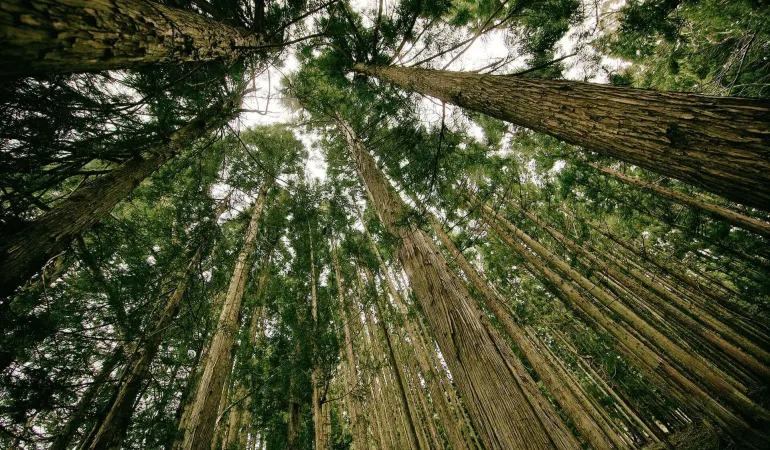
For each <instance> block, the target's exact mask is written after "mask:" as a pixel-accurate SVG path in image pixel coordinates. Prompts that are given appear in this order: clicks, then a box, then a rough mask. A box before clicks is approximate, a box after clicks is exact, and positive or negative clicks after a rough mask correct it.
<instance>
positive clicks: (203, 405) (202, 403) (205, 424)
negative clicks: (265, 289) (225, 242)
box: [182, 182, 270, 450]
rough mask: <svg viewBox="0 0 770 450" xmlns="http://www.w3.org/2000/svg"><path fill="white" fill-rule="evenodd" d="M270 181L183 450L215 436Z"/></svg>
mask: <svg viewBox="0 0 770 450" xmlns="http://www.w3.org/2000/svg"><path fill="white" fill-rule="evenodd" d="M269 187H270V186H269V184H268V183H267V182H263V184H262V186H261V187H260V189H259V194H258V196H257V200H256V202H255V203H254V207H253V211H252V213H251V220H250V222H249V226H248V228H247V230H246V238H245V240H244V243H243V248H242V249H241V252H240V253H239V254H238V259H237V261H236V263H235V269H234V270H233V275H232V277H231V278H230V285H229V287H228V289H227V296H226V298H225V302H224V304H223V305H222V312H221V313H220V315H219V322H218V324H217V329H216V332H215V333H214V337H213V338H212V341H211V347H210V349H209V353H208V356H207V358H206V363H205V366H204V369H203V374H202V375H201V378H200V381H199V382H198V389H197V392H196V396H195V400H194V401H193V404H192V407H191V410H190V417H189V420H188V422H187V424H186V425H187V428H186V429H185V435H184V441H183V443H182V448H183V449H184V450H210V449H211V445H212V441H213V439H214V429H215V427H216V422H217V415H218V408H219V404H220V401H221V399H222V390H223V387H224V385H225V382H226V381H227V378H228V377H229V375H230V372H231V370H232V350H233V345H234V343H235V335H236V333H237V332H238V318H239V316H240V312H241V303H242V301H243V293H244V291H245V289H246V281H247V280H248V276H249V271H250V268H251V263H250V261H251V257H252V255H253V254H254V249H255V247H256V241H257V234H258V232H259V221H260V218H261V216H262V212H263V210H264V208H265V200H266V198H267V193H268V189H269Z"/></svg>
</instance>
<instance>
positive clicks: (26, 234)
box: [0, 104, 233, 299]
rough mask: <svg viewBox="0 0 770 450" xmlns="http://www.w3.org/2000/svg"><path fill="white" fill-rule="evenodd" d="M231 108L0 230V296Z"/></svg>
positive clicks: (203, 117)
mask: <svg viewBox="0 0 770 450" xmlns="http://www.w3.org/2000/svg"><path fill="white" fill-rule="evenodd" d="M232 109H233V107H232V105H231V104H230V105H225V106H224V107H223V106H222V105H219V106H217V107H214V108H212V109H211V110H209V111H207V112H205V113H204V114H202V115H200V116H198V117H197V118H196V119H194V120H193V121H191V122H190V123H188V124H187V125H185V126H183V127H182V128H180V129H178V130H177V131H175V132H174V133H173V134H172V135H171V136H170V137H169V138H168V142H166V143H165V144H163V145H162V146H159V147H157V148H156V149H155V151H154V152H153V153H150V154H148V155H145V156H143V157H142V156H137V157H135V158H132V159H130V160H128V161H126V162H125V163H123V165H122V166H120V167H119V168H117V169H115V170H114V171H112V172H110V173H108V174H106V175H104V176H102V177H99V178H97V179H95V180H93V181H92V182H90V183H88V184H85V185H84V186H82V187H80V188H79V189H77V190H76V191H75V192H73V193H72V194H71V195H70V196H69V197H67V198H66V199H65V200H62V201H61V202H60V203H58V204H57V205H56V206H54V208H53V209H51V210H50V211H48V212H47V213H45V214H44V215H42V216H40V217H38V218H37V219H35V220H33V221H31V222H29V223H28V224H27V225H26V226H25V227H24V228H23V229H21V230H19V231H17V232H16V233H14V234H11V235H8V236H2V243H1V244H0V299H2V298H5V297H7V296H10V295H12V294H13V292H14V291H15V290H16V288H17V287H19V286H21V285H22V284H23V283H24V282H25V281H26V280H27V279H28V278H30V277H31V276H32V275H34V274H35V272H37V271H38V270H40V268H41V267H43V265H44V264H45V263H46V262H47V261H48V260H50V259H51V258H53V257H54V256H55V255H56V254H58V253H60V252H62V251H64V250H65V249H67V247H69V245H70V243H71V242H72V240H73V239H74V238H75V237H76V236H78V235H80V233H82V232H83V231H85V230H87V229H89V228H90V227H92V226H93V225H95V224H96V223H98V222H99V221H100V220H101V219H102V217H104V216H105V215H107V214H109V212H110V211H111V210H112V209H113V208H114V207H115V205H117V204H118V203H119V202H120V201H121V200H123V199H124V198H126V196H128V194H130V193H131V192H132V191H133V190H134V188H136V186H138V185H139V183H141V182H142V181H143V180H144V179H146V178H147V177H149V176H150V175H151V174H152V173H153V172H155V171H156V170H158V169H159V168H160V167H161V166H162V165H163V164H164V163H165V162H166V161H167V160H169V159H170V158H172V157H174V156H175V155H177V154H178V153H180V152H182V151H183V150H184V149H185V148H186V147H188V146H189V145H190V144H191V143H192V142H194V141H195V140H197V139H198V138H200V137H202V136H204V135H205V134H206V133H208V132H209V131H211V130H213V129H215V128H217V127H219V126H220V124H222V123H223V121H224V120H225V119H226V118H227V116H228V115H229V112H230V111H231V110H232Z"/></svg>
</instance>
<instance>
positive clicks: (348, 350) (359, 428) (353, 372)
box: [331, 243, 367, 450]
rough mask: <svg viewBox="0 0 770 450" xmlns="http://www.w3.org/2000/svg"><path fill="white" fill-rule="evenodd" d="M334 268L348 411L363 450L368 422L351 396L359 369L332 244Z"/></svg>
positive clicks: (357, 440) (355, 440)
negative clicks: (343, 353) (343, 352)
mask: <svg viewBox="0 0 770 450" xmlns="http://www.w3.org/2000/svg"><path fill="white" fill-rule="evenodd" d="M331 248H332V266H333V269H334V281H335V283H336V286H337V299H338V303H339V308H340V314H339V315H340V318H341V320H342V331H343V334H344V338H345V358H346V360H345V363H346V366H347V367H346V369H347V373H346V376H345V378H346V381H347V386H346V387H347V389H348V390H349V391H350V392H351V394H348V405H349V407H348V409H349V411H350V423H351V426H352V428H353V433H352V434H353V440H354V443H355V448H356V449H358V450H363V449H364V448H367V447H366V446H367V438H366V422H365V418H364V417H363V414H362V411H361V408H360V404H359V402H358V400H357V399H356V398H355V397H354V396H351V395H352V392H353V391H354V390H356V389H357V388H358V369H357V367H356V357H355V353H354V351H353V338H352V336H351V334H350V321H351V319H352V317H351V314H350V312H349V309H350V308H348V302H347V301H346V298H345V295H344V293H343V292H344V291H343V288H342V271H341V270H340V262H339V256H338V254H337V247H336V246H335V245H334V243H332V246H331Z"/></svg>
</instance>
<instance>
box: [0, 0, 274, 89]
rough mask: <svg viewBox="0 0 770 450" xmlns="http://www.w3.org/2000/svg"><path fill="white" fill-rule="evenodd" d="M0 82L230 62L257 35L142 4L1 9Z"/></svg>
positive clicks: (45, 0) (24, 3) (61, 3)
mask: <svg viewBox="0 0 770 450" xmlns="http://www.w3.org/2000/svg"><path fill="white" fill-rule="evenodd" d="M0 30H2V31H0V59H2V60H3V62H4V63H5V64H2V65H1V66H0V77H9V76H35V75H38V76H39V75H45V74H51V73H71V72H86V71H99V70H115V69H129V68H131V69H132V68H137V67H141V66H146V65H149V64H155V63H159V62H192V61H208V60H213V59H220V58H221V59H232V58H236V57H238V56H239V55H242V54H243V50H242V49H240V48H239V47H256V46H260V45H263V40H262V37H261V35H259V34H254V33H249V32H248V31H246V30H240V29H237V28H233V27H230V26H227V25H224V24H222V23H220V22H218V21H216V20H213V19H207V18H205V17H203V16H201V15H200V14H196V13H194V12H190V11H185V10H181V9H177V8H170V7H167V6H164V5H162V4H160V3H157V2H153V1H149V0H6V1H3V2H2V3H0Z"/></svg>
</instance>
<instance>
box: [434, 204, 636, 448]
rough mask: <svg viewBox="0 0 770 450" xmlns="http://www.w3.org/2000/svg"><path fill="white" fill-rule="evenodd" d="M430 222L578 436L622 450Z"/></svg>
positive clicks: (595, 413)
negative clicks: (575, 429) (578, 433)
mask: <svg viewBox="0 0 770 450" xmlns="http://www.w3.org/2000/svg"><path fill="white" fill-rule="evenodd" d="M430 222H431V226H432V227H433V230H434V231H435V232H436V235H437V236H438V237H439V240H440V241H441V244H442V245H443V246H444V247H445V248H446V249H447V250H448V251H449V254H450V255H452V257H453V258H454V260H455V261H456V262H457V265H458V266H459V267H460V269H461V270H462V271H463V273H464V274H465V276H466V277H468V279H469V280H470V281H471V283H473V286H474V287H475V288H476V289H477V290H478V292H479V293H480V294H481V296H482V299H483V300H484V304H485V305H486V306H487V308H489V309H490V310H491V311H492V313H494V315H495V317H496V318H497V320H498V321H499V322H500V324H501V325H502V326H503V329H504V330H505V332H506V333H507V334H508V336H509V337H510V338H511V340H513V342H514V344H516V346H517V347H518V348H519V350H521V352H522V354H523V355H524V357H525V358H526V359H527V361H529V363H530V365H531V366H532V368H534V369H535V372H537V374H538V375H539V376H540V380H541V381H542V382H543V384H544V385H545V387H546V388H547V389H548V391H549V392H550V393H551V395H553V396H554V398H555V399H556V401H557V402H558V403H559V405H560V406H561V407H562V408H563V409H564V411H565V412H566V413H567V415H568V416H569V417H570V419H572V421H573V422H574V424H575V427H576V428H577V429H578V431H579V432H580V434H581V436H583V438H584V439H585V440H586V441H587V442H588V443H589V444H590V445H591V447H592V448H595V449H597V450H601V449H611V448H615V447H617V448H618V449H621V448H624V447H625V443H624V442H623V440H622V438H621V437H620V436H618V435H617V434H616V433H615V432H614V431H613V430H612V429H611V428H610V427H609V426H605V427H602V426H601V425H603V424H604V420H603V419H602V418H601V416H600V414H599V412H598V411H596V410H595V408H594V407H593V405H591V404H590V403H589V402H588V401H587V399H586V398H583V397H581V396H579V395H577V394H576V393H575V388H574V387H572V386H570V384H571V383H570V380H568V379H564V378H563V377H561V376H559V372H558V370H557V368H556V367H554V366H552V365H551V364H550V363H549V361H548V360H547V359H546V358H545V357H544V356H543V355H541V354H540V352H539V351H538V349H537V348H536V347H535V346H534V344H533V343H532V342H530V340H529V339H528V338H527V336H526V334H525V332H524V330H523V329H521V328H520V327H519V326H518V325H517V324H516V323H515V322H514V321H513V318H512V317H511V314H510V312H509V311H508V310H507V308H506V307H505V302H504V300H503V299H502V298H501V297H500V294H499V293H498V292H497V291H496V290H494V289H493V288H492V286H490V285H489V283H488V282H487V281H486V280H484V279H483V277H482V275H481V274H480V273H479V272H478V271H477V270H476V269H475V268H474V267H473V266H471V264H470V263H469V262H468V260H467V259H466V258H465V256H464V255H463V254H462V253H461V252H460V251H459V250H458V248H457V246H456V245H455V244H454V242H452V240H451V239H450V238H449V236H448V235H447V234H446V233H445V232H444V230H443V228H442V227H441V224H440V223H439V222H438V221H437V220H436V219H435V218H434V217H433V216H431V217H430Z"/></svg>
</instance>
